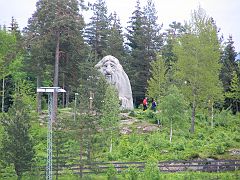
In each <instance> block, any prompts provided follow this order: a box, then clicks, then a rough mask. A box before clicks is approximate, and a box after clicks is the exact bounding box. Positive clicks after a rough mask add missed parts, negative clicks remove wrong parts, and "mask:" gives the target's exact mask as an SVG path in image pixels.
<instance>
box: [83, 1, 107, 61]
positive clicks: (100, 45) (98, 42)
mask: <svg viewBox="0 0 240 180" xmlns="http://www.w3.org/2000/svg"><path fill="white" fill-rule="evenodd" d="M90 6H91V9H92V11H93V16H92V17H91V18H90V22H89V23H88V24H87V27H86V30H85V37H86V41H87V43H88V44H89V45H90V47H91V52H92V54H93V58H94V61H95V62H97V60H99V59H101V58H103V57H104V56H105V55H107V52H106V50H107V38H108V34H109V26H110V24H109V23H110V22H109V18H108V16H107V6H106V2H105V0H96V2H95V3H94V4H90Z"/></svg>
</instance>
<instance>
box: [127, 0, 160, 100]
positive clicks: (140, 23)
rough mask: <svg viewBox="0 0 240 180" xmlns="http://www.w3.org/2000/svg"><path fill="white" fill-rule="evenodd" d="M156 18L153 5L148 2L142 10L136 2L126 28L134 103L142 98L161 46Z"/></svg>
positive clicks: (138, 2)
mask: <svg viewBox="0 0 240 180" xmlns="http://www.w3.org/2000/svg"><path fill="white" fill-rule="evenodd" d="M156 22H157V16H156V10H155V6H154V3H153V2H152V1H151V0H149V1H148V4H147V5H146V6H145V7H144V10H143V11H142V8H141V6H140V1H139V0H138V1H137V4H136V7H135V10H134V12H133V13H132V17H130V21H129V22H128V23H129V24H130V25H129V26H128V27H127V39H128V41H127V43H126V44H127V45H128V46H129V47H130V48H129V49H130V56H131V58H130V60H129V64H130V67H131V73H129V77H130V81H131V84H132V91H133V97H134V101H135V102H136V101H137V100H139V99H141V98H143V97H144V96H145V94H146V91H147V80H148V79H149V78H150V71H149V69H150V62H151V61H153V60H155V59H156V53H157V52H158V51H159V49H160V48H161V45H162V36H161V34H160V33H159V31H160V29H161V27H160V26H159V25H158V24H157V23H156Z"/></svg>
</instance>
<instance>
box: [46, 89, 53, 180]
mask: <svg viewBox="0 0 240 180" xmlns="http://www.w3.org/2000/svg"><path fill="white" fill-rule="evenodd" d="M52 111H53V93H48V131H47V166H46V179H47V180H48V179H49V180H51V179H52V118H53V117H52Z"/></svg>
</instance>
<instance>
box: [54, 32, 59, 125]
mask: <svg viewBox="0 0 240 180" xmlns="http://www.w3.org/2000/svg"><path fill="white" fill-rule="evenodd" d="M56 38H57V42H56V51H55V67H54V68H55V69H54V81H53V86H54V87H58V72H59V44H60V33H59V31H57V34H56ZM57 97H58V95H57V91H55V92H53V112H52V113H53V114H52V117H53V122H55V121H56V114H57V105H58V103H57Z"/></svg>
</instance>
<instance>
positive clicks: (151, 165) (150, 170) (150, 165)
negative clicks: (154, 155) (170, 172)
mask: <svg viewBox="0 0 240 180" xmlns="http://www.w3.org/2000/svg"><path fill="white" fill-rule="evenodd" d="M142 179H152V180H158V179H160V171H159V168H158V162H157V160H155V161H148V162H147V164H146V166H145V168H144V171H143V174H142Z"/></svg>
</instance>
